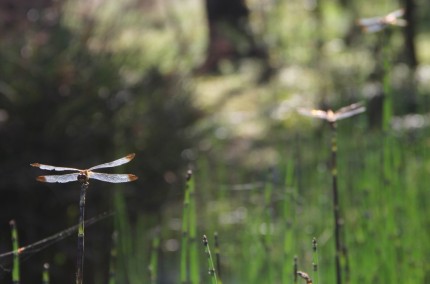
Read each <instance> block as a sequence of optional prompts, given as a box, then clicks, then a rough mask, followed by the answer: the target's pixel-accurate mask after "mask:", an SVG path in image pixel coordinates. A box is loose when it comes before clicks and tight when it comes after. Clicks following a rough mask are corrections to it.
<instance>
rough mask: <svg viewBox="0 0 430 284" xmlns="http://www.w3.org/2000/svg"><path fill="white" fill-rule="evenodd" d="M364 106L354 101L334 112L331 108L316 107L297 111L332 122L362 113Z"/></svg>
mask: <svg viewBox="0 0 430 284" xmlns="http://www.w3.org/2000/svg"><path fill="white" fill-rule="evenodd" d="M365 110H366V108H365V107H364V106H363V105H362V104H361V103H355V104H352V105H349V106H346V107H343V108H341V109H339V110H338V111H336V112H333V111H332V110H330V109H329V110H327V111H324V110H318V109H312V110H308V109H302V108H301V109H299V110H298V112H299V113H300V114H303V115H307V116H312V117H316V118H320V119H324V120H327V121H328V122H330V123H334V122H336V121H338V120H341V119H345V118H348V117H351V116H354V115H356V114H359V113H362V112H364V111H365Z"/></svg>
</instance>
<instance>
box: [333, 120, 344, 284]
mask: <svg viewBox="0 0 430 284" xmlns="http://www.w3.org/2000/svg"><path fill="white" fill-rule="evenodd" d="M330 126H331V128H332V138H331V174H332V187H333V215H334V239H335V245H336V254H335V265H336V283H337V284H342V270H341V263H340V256H341V253H342V246H341V241H340V227H341V217H340V206H339V193H338V189H337V162H336V161H337V141H336V136H337V131H336V122H331V123H330Z"/></svg>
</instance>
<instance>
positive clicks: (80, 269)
mask: <svg viewBox="0 0 430 284" xmlns="http://www.w3.org/2000/svg"><path fill="white" fill-rule="evenodd" d="M80 181H81V194H80V197H79V229H78V249H77V258H76V284H82V283H83V276H84V248H85V195H86V192H87V189H88V185H89V183H88V180H87V179H85V180H80Z"/></svg>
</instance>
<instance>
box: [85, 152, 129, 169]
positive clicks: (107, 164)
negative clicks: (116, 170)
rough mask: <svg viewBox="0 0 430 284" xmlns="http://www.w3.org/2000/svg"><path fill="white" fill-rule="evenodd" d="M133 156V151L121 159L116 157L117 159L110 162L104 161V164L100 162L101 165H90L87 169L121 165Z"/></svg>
mask: <svg viewBox="0 0 430 284" xmlns="http://www.w3.org/2000/svg"><path fill="white" fill-rule="evenodd" d="M134 156H135V154H134V153H133V154H129V155H127V156H125V157H123V158H121V159H118V160H115V161H112V162H109V163H104V164H101V165H97V166H94V167H91V168H89V170H95V169H103V168H112V167H116V166H119V165H122V164H125V163H128V162H130V161H131V160H133V158H134Z"/></svg>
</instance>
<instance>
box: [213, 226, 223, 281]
mask: <svg viewBox="0 0 430 284" xmlns="http://www.w3.org/2000/svg"><path fill="white" fill-rule="evenodd" d="M214 239H215V261H216V271H217V274H218V280H219V282H220V283H222V280H221V249H220V246H219V238H218V232H215V233H214Z"/></svg>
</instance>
